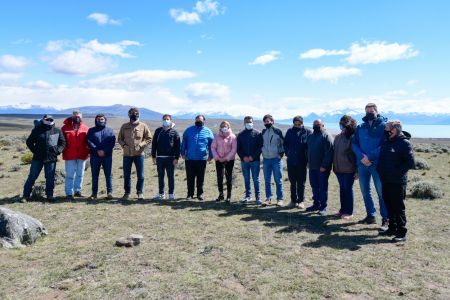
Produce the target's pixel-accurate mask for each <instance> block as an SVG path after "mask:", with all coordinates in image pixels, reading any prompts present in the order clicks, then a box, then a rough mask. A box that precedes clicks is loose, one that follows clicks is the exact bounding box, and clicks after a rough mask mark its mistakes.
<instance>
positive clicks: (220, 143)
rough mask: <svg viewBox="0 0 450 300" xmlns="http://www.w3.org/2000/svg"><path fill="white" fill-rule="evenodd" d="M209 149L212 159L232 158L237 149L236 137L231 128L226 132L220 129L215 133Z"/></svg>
mask: <svg viewBox="0 0 450 300" xmlns="http://www.w3.org/2000/svg"><path fill="white" fill-rule="evenodd" d="M211 151H212V153H213V156H214V159H219V158H225V160H227V161H230V160H234V158H235V156H236V151H237V139H236V136H235V135H234V133H233V132H232V131H231V128H230V129H229V131H228V132H227V133H226V134H225V133H223V132H221V131H220V132H219V133H218V134H216V136H215V137H214V141H213V142H212V145H211Z"/></svg>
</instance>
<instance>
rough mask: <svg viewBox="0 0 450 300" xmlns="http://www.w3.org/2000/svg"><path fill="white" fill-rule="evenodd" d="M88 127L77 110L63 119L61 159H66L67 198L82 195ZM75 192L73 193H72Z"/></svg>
mask: <svg viewBox="0 0 450 300" xmlns="http://www.w3.org/2000/svg"><path fill="white" fill-rule="evenodd" d="M88 130H89V128H88V127H87V126H86V125H85V124H84V123H83V121H82V115H81V112H79V111H74V112H73V113H72V116H71V117H68V118H67V119H65V120H64V126H63V127H62V128H61V131H62V132H63V134H64V137H65V138H66V148H65V149H64V151H63V159H64V160H65V161H66V162H65V163H66V164H65V166H66V187H65V190H66V196H67V200H73V197H74V196H75V197H82V194H81V186H82V184H83V176H84V167H85V164H86V160H87V159H88V157H89V147H88V144H87V141H86V136H87V132H88ZM74 192H75V193H74Z"/></svg>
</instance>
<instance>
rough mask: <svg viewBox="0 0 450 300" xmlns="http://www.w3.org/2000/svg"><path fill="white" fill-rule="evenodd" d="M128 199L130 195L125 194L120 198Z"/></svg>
mask: <svg viewBox="0 0 450 300" xmlns="http://www.w3.org/2000/svg"><path fill="white" fill-rule="evenodd" d="M129 199H130V193H125V194H123V196H122V200H129Z"/></svg>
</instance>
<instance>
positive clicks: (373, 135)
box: [352, 115, 387, 166]
mask: <svg viewBox="0 0 450 300" xmlns="http://www.w3.org/2000/svg"><path fill="white" fill-rule="evenodd" d="M363 121H364V123H362V124H359V125H358V127H356V132H355V134H354V135H353V139H352V149H353V152H355V155H356V158H357V159H356V160H357V163H358V165H363V164H362V163H361V159H362V158H363V154H365V155H367V158H368V159H369V160H370V161H371V162H372V164H373V165H374V166H376V165H377V164H378V157H379V156H380V146H381V143H382V142H383V140H384V127H386V121H387V119H386V118H385V117H382V116H381V115H378V117H376V118H375V119H374V120H373V122H372V125H369V122H368V121H367V119H366V117H364V118H363Z"/></svg>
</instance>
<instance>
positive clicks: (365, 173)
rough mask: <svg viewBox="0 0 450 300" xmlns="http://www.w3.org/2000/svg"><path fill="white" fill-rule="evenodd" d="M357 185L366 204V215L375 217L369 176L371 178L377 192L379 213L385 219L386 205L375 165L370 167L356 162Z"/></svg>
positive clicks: (375, 212)
mask: <svg viewBox="0 0 450 300" xmlns="http://www.w3.org/2000/svg"><path fill="white" fill-rule="evenodd" d="M358 175H359V187H360V189H361V193H362V196H363V199H364V205H365V206H366V213H367V215H368V216H373V217H375V216H376V214H377V210H376V209H375V202H374V201H373V196H372V191H371V187H370V177H372V178H373V183H374V185H375V189H376V191H377V194H378V202H379V204H380V215H381V217H382V218H383V219H387V217H388V214H387V210H386V206H385V205H384V201H383V194H382V190H381V180H380V176H379V175H378V171H377V167H376V166H374V165H371V166H370V167H366V166H363V165H361V164H358Z"/></svg>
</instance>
